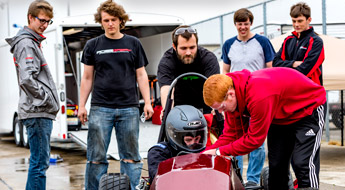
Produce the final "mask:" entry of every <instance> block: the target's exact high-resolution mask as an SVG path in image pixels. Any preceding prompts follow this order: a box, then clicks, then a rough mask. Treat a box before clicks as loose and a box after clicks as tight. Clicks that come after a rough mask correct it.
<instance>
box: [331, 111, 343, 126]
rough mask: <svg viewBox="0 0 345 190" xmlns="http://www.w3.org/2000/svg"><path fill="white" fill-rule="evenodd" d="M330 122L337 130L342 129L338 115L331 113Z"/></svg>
mask: <svg viewBox="0 0 345 190" xmlns="http://www.w3.org/2000/svg"><path fill="white" fill-rule="evenodd" d="M332 122H333V124H334V125H335V126H336V127H337V128H338V129H341V128H343V126H342V125H341V118H340V114H339V113H332Z"/></svg>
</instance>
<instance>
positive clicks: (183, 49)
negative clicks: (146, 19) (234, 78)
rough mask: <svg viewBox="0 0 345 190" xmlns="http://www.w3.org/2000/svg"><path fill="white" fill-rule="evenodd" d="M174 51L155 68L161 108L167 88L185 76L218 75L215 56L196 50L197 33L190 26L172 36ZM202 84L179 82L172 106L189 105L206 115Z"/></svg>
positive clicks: (198, 47)
mask: <svg viewBox="0 0 345 190" xmlns="http://www.w3.org/2000/svg"><path fill="white" fill-rule="evenodd" d="M172 41H173V47H172V48H170V49H168V50H167V51H166V52H165V53H164V55H163V57H162V59H161V60H160V62H159V65H158V72H157V78H158V83H159V86H160V94H161V101H162V107H163V109H165V103H166V99H167V95H168V92H169V86H170V85H171V83H172V82H173V80H174V79H175V78H177V77H178V76H179V75H181V74H184V73H187V72H195V73H199V74H202V75H204V76H206V77H209V76H211V75H213V74H218V73H219V72H220V71H219V63H218V60H217V58H216V56H215V55H214V54H213V53H212V52H210V51H208V50H207V49H204V48H203V47H200V46H198V34H197V31H196V30H195V29H193V28H191V27H190V26H186V25H183V26H179V27H177V28H176V29H175V30H174V31H173V32H172ZM203 83H204V80H192V79H191V80H185V81H182V82H178V83H177V84H176V88H175V91H174V105H184V104H188V105H192V106H194V107H196V108H198V109H203V112H204V113H209V112H210V111H211V109H210V108H209V107H208V106H206V105H205V104H204V102H203V98H202V85H203Z"/></svg>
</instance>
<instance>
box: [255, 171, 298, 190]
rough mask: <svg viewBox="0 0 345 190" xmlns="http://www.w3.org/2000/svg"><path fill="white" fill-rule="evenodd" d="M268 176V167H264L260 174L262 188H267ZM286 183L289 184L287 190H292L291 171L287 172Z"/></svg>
mask: <svg viewBox="0 0 345 190" xmlns="http://www.w3.org/2000/svg"><path fill="white" fill-rule="evenodd" d="M268 177H269V168H268V167H264V168H263V169H262V171H261V176H260V185H261V186H262V187H263V188H264V190H268ZM288 185H289V190H294V185H293V181H292V175H291V172H290V174H289V182H288Z"/></svg>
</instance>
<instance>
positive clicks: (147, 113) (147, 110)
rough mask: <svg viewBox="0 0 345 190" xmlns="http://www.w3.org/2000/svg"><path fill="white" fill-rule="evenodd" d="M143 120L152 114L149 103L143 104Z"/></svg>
mask: <svg viewBox="0 0 345 190" xmlns="http://www.w3.org/2000/svg"><path fill="white" fill-rule="evenodd" d="M144 113H145V120H148V119H150V118H151V117H152V115H153V108H152V106H151V104H145V106H144Z"/></svg>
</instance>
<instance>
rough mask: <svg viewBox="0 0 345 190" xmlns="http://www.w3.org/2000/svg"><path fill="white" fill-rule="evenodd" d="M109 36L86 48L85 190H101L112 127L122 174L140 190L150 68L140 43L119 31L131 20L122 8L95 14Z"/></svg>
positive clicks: (109, 5)
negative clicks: (141, 139)
mask: <svg viewBox="0 0 345 190" xmlns="http://www.w3.org/2000/svg"><path fill="white" fill-rule="evenodd" d="M95 21H96V22H98V23H100V24H101V25H102V28H103V29H104V31H105V34H104V35H101V36H98V37H96V38H93V39H91V40H89V41H88V42H87V43H86V45H85V48H84V52H83V57H82V60H81V61H82V62H83V63H84V74H83V78H82V80H81V86H80V102H79V113H78V117H79V119H80V121H81V123H82V124H83V125H84V124H85V122H86V121H87V111H86V109H85V104H86V101H87V99H88V96H89V94H90V92H91V91H92V99H91V109H90V113H89V123H88V127H89V130H88V137H87V165H86V172H85V189H86V190H87V189H98V185H99V180H100V178H101V176H102V175H103V174H105V173H107V169H108V161H107V156H106V153H107V150H108V146H109V143H110V138H111V133H112V130H113V128H115V131H116V139H117V144H118V151H119V156H120V159H121V161H120V170H121V173H124V174H127V175H128V176H129V178H130V182H131V189H132V190H134V189H135V187H136V185H138V183H139V180H140V175H141V168H142V162H141V157H140V154H139V146H138V136H139V100H138V94H137V85H136V84H137V83H138V86H139V89H140V92H141V94H142V96H143V98H144V101H145V106H144V113H145V118H146V119H148V118H150V117H151V116H152V114H153V109H152V106H151V101H150V94H149V93H150V89H149V83H148V77H147V73H146V70H145V66H146V65H147V64H148V61H147V58H146V55H145V52H144V50H143V48H142V46H141V44H140V42H139V40H138V39H137V38H135V37H133V36H129V35H125V34H122V33H121V32H120V29H123V28H124V26H125V23H126V21H128V15H127V14H126V12H125V10H124V9H123V7H122V6H120V5H118V4H116V3H114V2H112V1H111V0H110V1H109V0H108V1H106V2H104V3H102V4H101V5H100V7H99V8H98V9H97V13H96V14H95Z"/></svg>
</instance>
